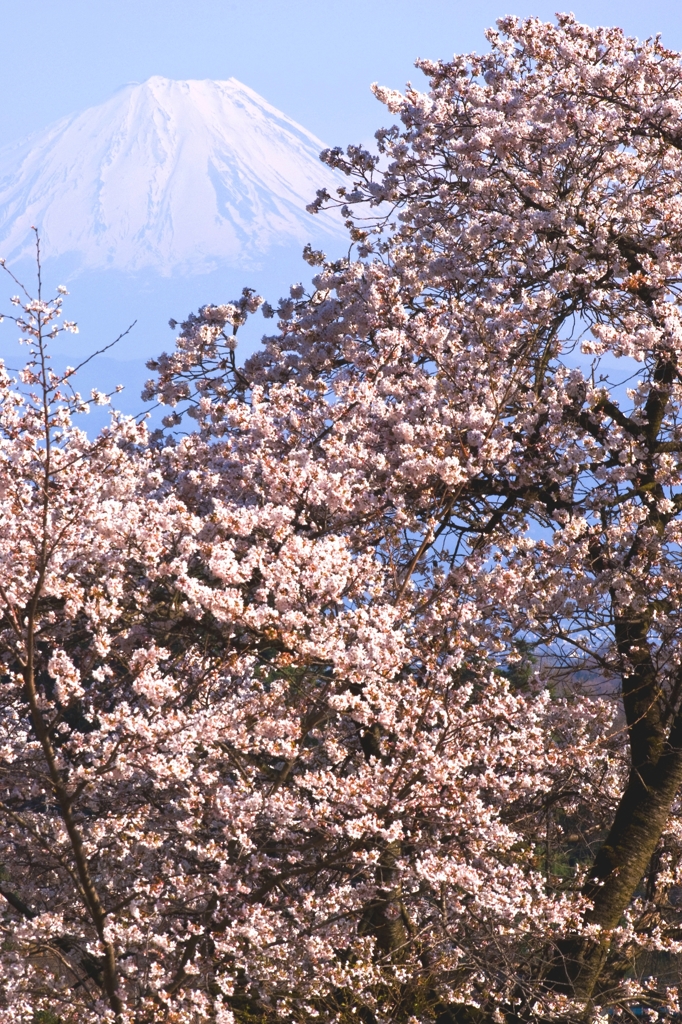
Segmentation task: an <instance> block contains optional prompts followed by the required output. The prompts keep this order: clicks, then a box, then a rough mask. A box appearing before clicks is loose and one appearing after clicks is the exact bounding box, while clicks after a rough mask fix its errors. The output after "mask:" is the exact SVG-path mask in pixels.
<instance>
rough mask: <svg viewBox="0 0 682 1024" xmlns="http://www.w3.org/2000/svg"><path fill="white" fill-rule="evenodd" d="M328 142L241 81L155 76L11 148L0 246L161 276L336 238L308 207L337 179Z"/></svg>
mask: <svg viewBox="0 0 682 1024" xmlns="http://www.w3.org/2000/svg"><path fill="white" fill-rule="evenodd" d="M322 148H323V144H322V143H321V142H320V141H319V140H318V139H316V138H315V136H313V135H311V134H310V133H309V132H308V131H306V130H305V129H304V128H302V127H301V126H300V125H298V124H296V122H295V121H292V120H291V119H290V118H288V117H286V115H284V114H282V113H281V112H280V111H278V110H276V109H275V108H274V107H272V106H271V105H270V104H269V103H267V102H266V101H265V100H264V99H263V98H262V97H260V96H259V95H258V94H257V93H255V92H253V91H252V90H251V89H249V88H248V87H247V86H245V85H242V84H241V83H240V82H238V81H236V79H234V78H230V79H228V80H227V81H224V82H214V81H186V82H179V81H172V80H170V79H167V78H161V77H158V76H157V77H154V78H150V79H149V80H148V81H147V82H145V83H143V84H142V85H137V84H135V85H127V86H125V87H123V88H122V89H120V90H119V91H118V92H116V93H115V94H114V95H113V96H112V97H111V98H110V99H109V100H107V101H106V102H105V103H102V104H101V105H99V106H96V107H91V108H90V109H89V110H86V111H84V112H83V113H81V114H76V115H73V116H70V117H66V118H64V119H62V120H61V121H59V122H57V123H56V124H54V125H52V126H51V127H49V128H47V129H45V130H44V131H43V132H40V133H37V134H34V135H32V136H30V137H29V138H27V139H24V140H22V141H21V142H18V143H15V144H13V145H10V146H6V147H4V148H3V149H0V254H2V255H3V256H5V257H6V258H8V259H17V258H21V257H22V256H24V255H28V254H29V253H30V252H31V251H32V239H31V237H30V236H31V232H30V227H31V225H32V224H35V225H37V226H38V228H39V229H40V232H41V235H42V239H43V247H44V251H45V254H46V256H48V257H50V256H53V257H54V256H65V255H67V254H68V255H71V256H72V257H73V260H74V263H75V267H77V268H78V269H82V270H86V269H88V270H89V269H105V268H115V269H117V270H123V271H138V270H141V269H143V268H146V269H149V270H152V271H154V272H156V273H160V274H163V275H173V274H175V273H177V272H181V273H190V274H193V273H202V272H204V273H205V272H207V271H210V270H213V269H216V268H217V267H219V266H220V265H228V266H233V267H237V266H239V267H242V268H249V267H257V266H258V265H259V264H261V262H262V257H263V256H264V254H265V253H266V252H267V251H268V250H269V249H271V248H272V247H273V246H277V245H284V244H291V243H299V244H301V245H302V244H304V243H305V242H307V241H313V242H314V243H315V244H318V245H319V244H324V242H325V239H327V240H329V241H332V240H333V239H336V240H337V241H338V239H339V237H340V234H341V232H342V228H341V223H340V220H339V218H338V217H336V216H335V215H333V214H322V215H321V216H317V217H315V218H313V217H311V216H310V214H308V213H306V211H305V207H306V204H307V203H310V202H311V201H312V199H313V198H314V196H315V192H316V190H317V189H318V188H321V187H327V188H330V189H333V188H335V187H336V186H337V185H338V184H339V181H338V180H337V178H336V177H335V176H334V175H333V174H332V172H331V171H330V170H329V169H328V168H326V167H325V166H324V165H323V164H321V163H320V161H319V158H318V155H319V152H320V150H321V149H322Z"/></svg>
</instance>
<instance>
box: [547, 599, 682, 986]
mask: <svg viewBox="0 0 682 1024" xmlns="http://www.w3.org/2000/svg"><path fill="white" fill-rule="evenodd" d="M647 627H648V623H647V622H646V620H645V619H635V618H631V619H624V618H620V619H617V621H616V641H617V644H618V648H619V651H620V653H621V656H623V657H624V658H627V660H628V662H629V664H630V665H631V667H632V668H631V671H630V672H629V674H627V675H625V676H624V678H623V705H624V708H625V715H626V720H627V724H628V733H629V739H630V751H631V767H630V774H629V778H628V782H627V785H626V787H625V790H624V792H623V794H622V796H621V799H620V801H619V804H618V808H617V810H616V815H615V818H614V821H613V824H612V826H611V829H610V831H609V834H608V836H607V838H606V840H605V842H604V844H603V845H602V847H601V848H600V850H599V852H598V853H597V856H596V858H595V861H594V864H593V866H592V870H591V871H590V875H589V878H588V881H587V883H586V885H585V889H584V893H585V895H586V896H587V897H588V899H590V900H591V901H592V908H591V910H589V911H588V912H587V914H586V915H585V921H586V923H587V924H595V925H599V927H600V928H601V930H602V937H601V939H600V940H587V939H584V938H582V937H579V936H577V937H574V938H569V939H567V940H565V941H564V942H562V943H560V944H559V946H558V950H557V955H556V957H555V959H554V963H553V966H552V969H551V971H550V973H549V978H548V980H549V984H550V986H551V987H553V988H555V989H556V990H559V991H563V992H566V993H568V994H570V995H572V996H574V997H575V998H577V999H580V1000H583V1001H587V1000H589V999H590V998H591V996H592V995H593V993H594V991H595V988H596V987H597V985H598V982H599V978H600V975H601V974H602V971H603V969H604V966H605V964H606V961H607V958H608V953H609V947H610V932H611V930H612V929H613V928H615V927H617V925H618V923H619V921H620V920H621V918H622V916H623V914H624V912H625V910H626V909H627V907H628V906H629V904H630V902H631V900H632V898H633V896H634V895H635V892H636V890H637V887H638V886H639V884H640V882H641V880H642V878H643V877H644V874H645V872H646V870H647V866H648V864H649V862H650V861H651V857H652V856H653V854H654V852H655V850H656V847H657V845H658V842H659V839H660V837H661V834H662V832H663V829H664V828H665V825H666V822H667V820H668V815H669V813H670V808H671V806H672V803H673V800H674V799H675V796H676V794H677V791H678V789H679V787H680V785H681V784H682V710H680V711H679V712H678V713H677V715H676V717H675V719H674V720H673V723H672V727H671V728H670V730H669V731H668V729H667V728H666V726H665V723H664V721H663V719H662V717H661V711H660V703H659V699H660V693H659V688H658V682H657V678H656V671H655V666H654V664H653V661H652V658H651V655H650V652H649V648H648V645H647Z"/></svg>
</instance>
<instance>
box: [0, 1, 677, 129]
mask: <svg viewBox="0 0 682 1024" xmlns="http://www.w3.org/2000/svg"><path fill="white" fill-rule="evenodd" d="M567 6H568V5H567ZM570 7H571V8H572V9H573V11H574V13H575V14H576V15H577V16H578V17H579V18H580V19H581V20H583V21H587V22H589V23H591V24H596V23H602V24H620V25H621V26H622V27H623V28H625V29H626V30H627V31H628V32H630V33H632V34H634V35H638V36H640V37H644V36H647V35H651V34H655V33H656V32H661V33H662V34H663V37H664V41H665V42H666V44H667V45H668V46H671V47H672V48H676V49H680V50H682V4H680V2H679V0H647V2H642V0H625V2H622V0H579V2H574V3H572V4H571V5H570ZM557 9H565V7H564V8H562V7H560V5H559V3H558V0H550V2H547V0H534V2H527V0H412V2H410V0H342V2H341V0H334V2H330V0H317V2H314V0H0V33H1V38H2V59H1V61H0V145H1V144H2V143H3V142H10V141H13V140H14V139H17V138H19V137H21V136H22V135H25V134H28V133H29V132H31V131H34V130H36V129H39V128H42V127H44V126H45V125H47V124H49V123H50V122H51V121H53V120H55V119H56V118H58V117H61V116H62V115H64V114H68V113H71V112H72V111H76V110H81V109H83V108H84V107H87V106H91V105H93V104H96V103H100V102H101V101H102V100H104V99H106V98H107V97H108V96H109V95H110V94H111V93H112V92H113V91H114V89H116V88H118V87H119V86H121V85H123V84H124V83H126V82H129V81H144V80H145V79H146V78H149V77H150V75H154V74H160V75H165V76H167V77H169V78H229V77H230V76H231V75H234V76H235V77H236V78H238V79H240V80H241V81H243V82H245V83H246V84H247V85H249V86H251V87H252V88H253V89H255V90H256V91H257V92H259V93H261V94H262V95H263V96H264V97H265V98H266V99H267V100H269V101H270V102H271V103H273V104H274V105H275V106H277V107H279V108H280V109H281V110H283V111H284V112H285V113H287V114H289V115H290V116H291V117H293V118H295V119H296V120H297V121H300V122H301V123H302V124H303V125H305V127H306V128H308V129H309V130H310V131H313V132H315V133H316V134H317V135H318V136H320V138H322V139H323V140H324V141H325V142H328V143H331V144H335V145H336V144H341V145H345V144H346V143H348V142H358V141H361V140H364V139H369V138H371V136H372V135H373V133H374V131H375V130H376V128H377V127H379V125H380V124H381V123H383V122H384V121H385V120H386V119H387V115H386V114H385V113H384V111H383V109H382V108H381V107H380V106H379V104H378V103H377V102H376V100H374V98H373V97H372V95H371V93H370V92H369V85H370V83H371V82H373V81H380V82H382V83H383V84H385V85H389V86H392V87H394V88H396V87H397V88H400V87H402V86H403V84H404V83H405V81H406V80H407V79H408V78H410V77H411V78H413V80H414V81H415V83H418V82H419V80H420V78H421V76H420V75H418V74H417V73H416V72H415V71H414V69H413V67H412V63H413V61H414V59H415V58H416V57H418V56H425V57H431V58H437V57H445V58H447V57H448V56H450V55H451V54H452V53H454V52H456V51H464V50H471V49H478V50H480V49H483V48H485V45H486V42H485V39H484V38H483V29H484V28H485V27H486V26H487V25H490V24H492V23H493V22H494V21H495V19H496V18H497V17H499V16H500V15H503V14H506V13H514V14H519V15H528V14H537V15H538V16H540V17H543V18H545V19H547V20H549V19H551V18H552V17H553V14H554V11H555V10H557Z"/></svg>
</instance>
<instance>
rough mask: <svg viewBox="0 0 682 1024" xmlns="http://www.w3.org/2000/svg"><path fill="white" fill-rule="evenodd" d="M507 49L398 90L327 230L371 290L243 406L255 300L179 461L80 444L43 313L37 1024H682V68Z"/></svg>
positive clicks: (18, 580)
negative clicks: (635, 1015) (421, 88)
mask: <svg viewBox="0 0 682 1024" xmlns="http://www.w3.org/2000/svg"><path fill="white" fill-rule="evenodd" d="M489 42H490V52H489V53H488V54H486V55H484V56H476V55H468V56H463V57H457V58H455V59H454V60H453V61H452V62H450V63H439V64H433V63H429V62H420V67H421V69H422V70H423V71H424V72H425V73H426V74H427V76H428V78H429V80H430V91H429V92H428V93H419V92H417V91H416V90H414V89H412V88H409V89H408V91H407V92H406V94H405V95H400V94H397V93H393V92H388V91H386V90H382V89H377V90H376V92H377V95H378V96H379V98H380V99H381V100H382V101H383V102H385V103H386V105H387V106H388V109H389V111H391V112H392V113H394V114H397V115H399V117H400V121H401V125H400V126H396V127H393V128H391V129H387V130H384V131H380V132H379V133H378V134H377V140H378V145H379V156H375V155H372V154H370V153H368V152H366V151H364V150H363V149H361V148H359V147H351V148H350V149H349V150H348V151H347V153H345V154H344V153H343V152H341V151H340V150H332V151H329V152H327V153H326V154H324V159H325V160H326V161H327V162H328V163H329V164H330V165H332V166H334V167H337V168H339V169H341V170H342V171H344V172H345V173H346V174H347V175H348V177H349V179H350V184H349V186H348V187H347V188H346V189H343V190H341V192H340V194H339V195H338V196H335V197H332V196H329V195H327V194H326V193H324V192H322V193H320V194H319V195H318V198H317V200H316V202H315V203H314V204H313V209H318V208H321V207H323V206H329V205H333V204H335V203H338V205H340V206H341V208H342V212H343V215H344V216H345V217H346V219H347V221H348V227H349V232H350V237H351V241H352V244H353V246H354V249H353V251H352V254H351V256H350V257H349V258H348V259H345V260H341V261H338V262H332V261H329V260H327V259H326V258H325V257H324V255H323V254H321V253H316V252H314V251H312V250H311V249H308V250H306V258H307V259H308V261H309V262H310V263H311V264H312V265H313V266H316V267H318V271H317V272H316V277H315V278H314V281H313V291H312V293H311V294H307V293H306V292H305V290H304V288H303V287H302V286H294V287H293V288H292V289H291V294H290V296H289V297H288V298H286V299H284V300H282V301H281V302H280V304H279V306H278V308H277V310H276V311H275V310H273V309H272V308H271V307H269V306H267V305H265V306H263V311H264V312H265V314H266V316H273V315H274V314H275V312H276V314H277V317H278V326H277V331H276V333H275V334H274V335H273V336H272V337H269V338H266V339H264V342H263V345H262V347H261V349H260V350H259V351H258V352H257V353H256V354H255V355H254V356H253V357H251V358H250V359H249V360H247V361H246V363H245V364H244V365H239V363H238V362H237V359H236V354H235V347H236V336H237V332H238V330H239V328H240V327H241V325H242V324H243V323H244V321H245V319H246V318H247V317H248V316H249V315H251V314H253V313H255V312H256V311H257V309H258V307H259V306H260V305H261V300H260V298H259V297H258V296H256V295H255V294H254V293H253V292H251V291H249V290H248V289H246V290H245V291H244V293H243V295H242V296H241V298H240V299H239V300H237V301H235V302H231V303H227V304H225V305H222V306H209V307H204V308H203V309H202V310H200V311H199V312H198V313H197V314H195V315H193V316H191V317H189V318H188V320H187V321H186V322H185V323H183V324H182V325H181V333H180V336H179V338H178V342H177V345H176V349H175V351H174V352H173V353H171V354H170V355H164V356H161V357H160V358H159V359H158V360H156V361H154V362H153V363H151V364H150V368H151V369H152V370H153V371H155V374H156V375H155V378H154V380H152V381H150V383H149V385H148V387H147V395H148V397H153V396H156V397H157V398H158V399H160V400H161V401H162V402H163V403H164V404H166V405H167V406H168V407H169V412H168V415H167V417H166V419H165V429H164V430H163V431H157V432H154V433H151V434H149V433H148V431H147V429H146V427H145V426H144V424H142V425H140V424H138V423H137V422H135V421H131V420H128V419H125V418H122V417H117V416H115V415H113V416H112V421H111V426H110V427H109V428H108V429H107V430H105V431H103V432H102V433H101V434H100V435H99V436H97V437H96V438H94V439H92V440H91V439H89V438H88V437H87V436H86V435H85V434H84V433H83V432H82V431H81V430H79V429H77V428H76V427H75V426H74V425H73V422H72V416H73V414H74V413H77V412H81V411H82V410H83V409H84V407H85V406H86V405H87V403H85V402H84V401H83V399H82V398H81V396H80V395H78V394H77V393H76V392H74V391H72V389H71V384H72V382H73V379H74V375H73V373H72V372H71V371H67V372H66V374H64V375H57V374H55V373H54V372H52V371H51V369H50V365H49V361H48V355H49V353H48V349H47V347H48V345H49V340H50V338H51V337H52V336H53V334H54V332H55V331H57V330H58V329H59V325H60V324H61V321H60V320H59V315H60V313H61V300H60V298H59V297H57V298H56V299H54V300H51V301H46V300H44V299H43V297H42V290H39V293H38V297H37V299H32V298H30V297H29V296H28V295H24V297H23V299H22V298H17V300H16V301H17V303H18V307H17V309H18V312H17V322H18V326H19V328H20V330H21V331H22V333H23V335H24V337H25V338H26V339H27V340H28V342H29V346H30V347H29V358H28V363H27V366H26V368H25V369H24V370H23V371H22V372H21V374H20V375H19V378H18V380H13V379H11V377H10V374H9V373H7V372H4V373H3V376H2V380H0V387H1V388H2V403H1V404H0V453H1V462H0V466H1V467H2V468H1V470H0V481H1V489H0V502H1V504H2V512H1V514H0V585H1V589H0V599H1V601H2V612H1V613H0V614H1V615H2V619H1V621H0V629H1V632H0V643H1V645H2V647H1V651H2V658H3V666H4V667H3V671H4V676H3V679H2V702H1V707H2V725H1V726H0V738H1V743H0V767H1V769H2V783H1V785H0V815H1V816H2V819H3V825H4V829H3V833H2V839H0V844H1V849H2V854H1V856H0V859H1V860H2V863H3V865H4V867H3V874H2V880H1V881H0V893H1V894H2V895H3V897H4V901H5V908H4V915H3V918H2V929H3V944H2V949H1V950H0V958H1V959H2V964H3V969H2V983H1V984H2V988H1V990H0V1020H6V1021H7V1022H8V1024H9V1022H10V1021H11V1022H13V1024H14V1022H17V1021H22V1022H23V1021H26V1022H33V1021H35V1022H38V1021H41V1022H43V1024H55V1022H57V1021H63V1022H65V1024H66V1022H71V1021H74V1022H75V1021H78V1022H79V1024H80V1022H82V1021H83V1022H90V1021H92V1022H95V1021H106V1020H109V1021H115V1022H121V1024H123V1022H125V1024H128V1022H130V1024H132V1022H136V1024H146V1022H156V1021H168V1022H170V1021H173V1022H179V1024H185V1022H187V1024H190V1022H191V1024H195V1022H196V1024H199V1022H202V1021H211V1022H214V1021H215V1022H217V1024H231V1022H233V1021H236V1022H240V1024H255V1022H263V1024H265V1022H268V1024H274V1022H275V1021H277V1020H286V1021H298V1022H301V1024H303V1022H310V1021H313V1020H322V1021H328V1022H332V1021H334V1022H346V1021H351V1020H358V1019H360V1020H363V1021H366V1022H372V1024H374V1022H376V1024H389V1022H396V1024H397V1022H402V1021H404V1022H410V1024H415V1022H418V1024H427V1022H438V1024H448V1022H452V1021H467V1022H469V1021H471V1022H474V1021H483V1020H491V1021H492V1020H494V1021H502V1020H509V1021H512V1020H514V1021H520V1020H528V1021H530V1020H539V1019H564V1020H578V1019H581V1020H584V1019H586V1017H588V1018H589V1017H590V1016H594V1017H598V1016H600V1015H601V1014H603V1013H605V1012H606V1011H607V1010H608V1011H609V1013H612V1014H616V1015H618V1014H620V1013H624V1012H626V1010H627V1007H628V1005H631V1004H632V1003H633V1002H636V1001H638V1000H639V1001H642V1000H644V1001H646V1003H647V1004H648V1005H649V1006H652V1007H655V1006H658V1007H660V1008H665V1010H666V1012H668V1011H670V1010H671V1009H675V1007H676V992H675V991H674V988H668V989H667V990H666V980H665V978H664V977H663V976H662V977H661V980H659V981H658V982H657V981H656V980H650V981H646V982H643V981H642V979H641V977H640V975H641V974H642V971H643V970H644V968H643V966H642V965H643V964H644V962H645V957H646V956H649V960H650V962H655V961H656V958H657V963H658V965H659V967H660V965H661V964H662V963H663V957H664V956H668V957H670V956H672V955H674V954H676V953H678V952H679V951H680V949H682V947H680V945H679V941H680V937H681V936H680V920H679V911H678V910H677V909H676V902H677V898H676V893H677V891H678V888H679V886H680V884H682V826H681V822H680V806H679V803H678V789H679V785H680V782H681V781H682V745H681V741H682V732H681V731H682V711H681V710H680V708H681V705H682V675H681V674H680V673H681V671H682V670H681V669H680V641H681V637H680V625H679V613H678V608H679V606H680V597H681V587H682V577H681V576H680V568H681V567H680V564H679V563H680V537H679V531H680V518H679V515H680V510H681V509H682V497H680V494H681V491H680V479H679V477H680V468H679V464H680V459H679V455H680V452H681V451H682V437H680V426H679V422H678V421H679V409H680V399H681V397H682V396H681V393H680V378H679V374H678V369H677V366H678V350H679V348H680V344H681V338H680V326H679V319H680V309H679V297H678V294H679V288H678V284H679V278H680V269H681V268H680V264H681V262H682V232H681V229H682V209H681V207H680V199H679V191H680V178H681V177H682V155H681V154H680V149H681V148H682V142H681V141H680V140H682V135H681V134H680V133H679V128H678V121H679V113H680V104H681V101H682V64H681V63H680V57H679V55H678V54H675V53H672V52H670V51H668V50H666V49H665V48H664V47H663V46H662V44H661V43H660V41H659V40H653V41H648V42H646V43H638V42H636V41H634V40H631V39H627V38H626V37H625V36H624V35H623V34H622V33H621V32H620V31H618V30H615V29H613V30H612V29H589V28H586V27H585V26H581V25H579V24H577V23H576V22H575V21H574V19H573V18H572V17H564V16H561V17H560V18H559V19H558V21H557V24H556V25H545V24H542V23H540V22H538V21H536V20H534V19H531V20H528V21H525V22H520V21H517V20H515V19H511V18H510V19H505V20H503V21H502V22H500V24H499V30H498V31H497V32H491V33H489ZM65 326H66V325H65ZM173 326H176V325H173ZM93 400H96V401H106V396H105V395H100V394H99V393H95V394H94V395H93ZM186 426H189V427H190V430H189V432H184V427H186ZM599 693H601V694H602V696H599V695H598V694H599ZM652 958H653V959H652ZM650 973H653V972H650ZM659 973H660V972H659Z"/></svg>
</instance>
